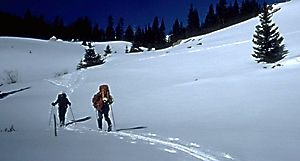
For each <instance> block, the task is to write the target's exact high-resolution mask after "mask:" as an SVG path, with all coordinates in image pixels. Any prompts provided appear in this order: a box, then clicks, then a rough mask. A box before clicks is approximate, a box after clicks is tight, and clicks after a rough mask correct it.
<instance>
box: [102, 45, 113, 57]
mask: <svg viewBox="0 0 300 161" xmlns="http://www.w3.org/2000/svg"><path fill="white" fill-rule="evenodd" d="M111 53H112V51H111V48H110V46H109V45H107V46H106V48H105V50H104V56H107V55H109V54H111Z"/></svg>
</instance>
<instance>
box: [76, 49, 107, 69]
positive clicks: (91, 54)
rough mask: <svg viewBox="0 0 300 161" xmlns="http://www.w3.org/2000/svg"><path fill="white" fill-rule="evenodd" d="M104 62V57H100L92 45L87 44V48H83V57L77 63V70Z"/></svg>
mask: <svg viewBox="0 0 300 161" xmlns="http://www.w3.org/2000/svg"><path fill="white" fill-rule="evenodd" d="M104 63H105V62H104V59H102V58H101V56H100V55H99V54H97V53H96V52H95V49H94V47H93V46H92V45H89V48H87V49H85V54H84V58H83V59H81V60H80V63H79V64H78V65H77V70H79V69H81V68H87V67H91V66H95V65H101V64H104Z"/></svg>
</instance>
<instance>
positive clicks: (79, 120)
mask: <svg viewBox="0 0 300 161" xmlns="http://www.w3.org/2000/svg"><path fill="white" fill-rule="evenodd" d="M91 118H92V117H90V116H87V117H84V118H81V119H77V120H71V121H70V122H68V123H67V124H66V126H68V125H71V124H73V123H76V122H83V121H87V120H89V119H91Z"/></svg>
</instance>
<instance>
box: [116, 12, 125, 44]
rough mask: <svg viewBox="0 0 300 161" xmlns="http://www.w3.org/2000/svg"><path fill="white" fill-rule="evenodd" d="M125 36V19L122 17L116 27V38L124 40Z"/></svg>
mask: <svg viewBox="0 0 300 161" xmlns="http://www.w3.org/2000/svg"><path fill="white" fill-rule="evenodd" d="M123 38H124V19H123V18H122V17H121V18H120V20H119V23H118V25H117V27H116V40H123Z"/></svg>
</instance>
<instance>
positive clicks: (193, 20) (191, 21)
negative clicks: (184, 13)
mask: <svg viewBox="0 0 300 161" xmlns="http://www.w3.org/2000/svg"><path fill="white" fill-rule="evenodd" d="M199 33H200V20H199V14H198V11H197V10H196V9H194V8H193V5H192V4H191V6H190V10H189V14H188V25H187V36H195V35H197V34H199Z"/></svg>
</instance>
